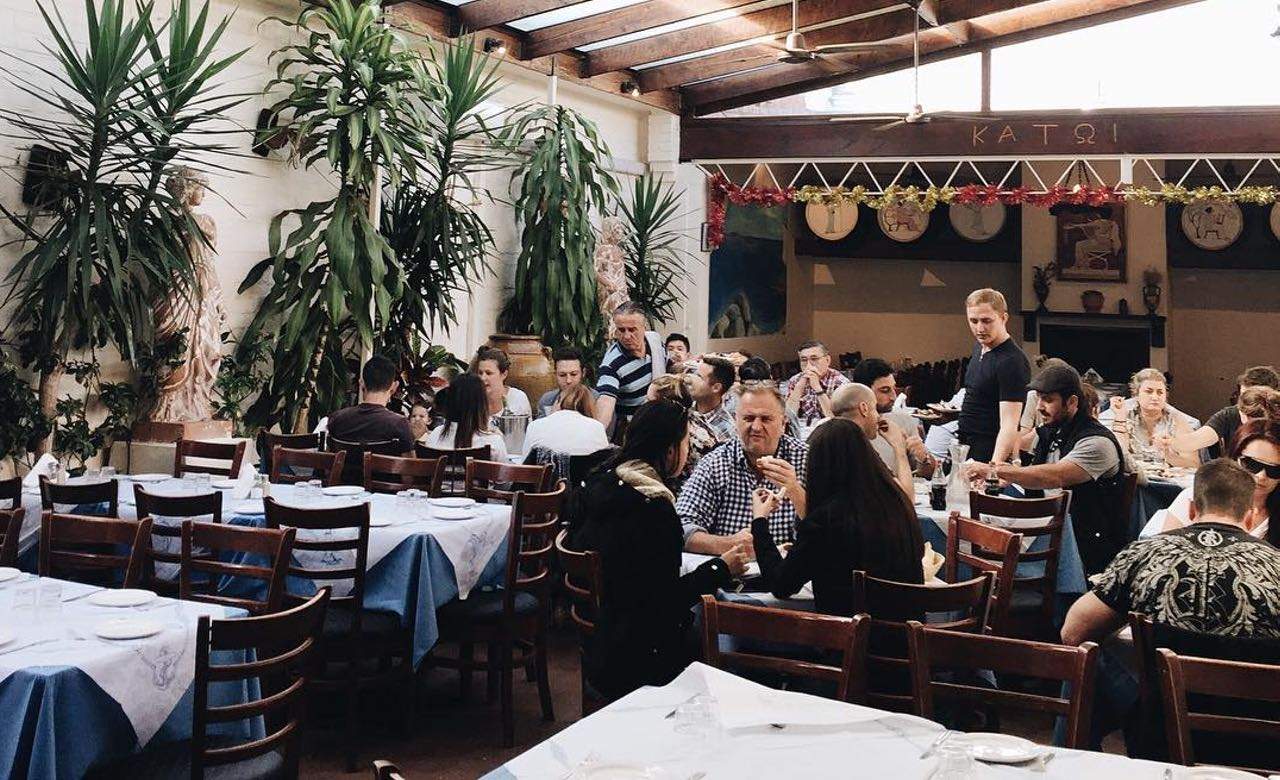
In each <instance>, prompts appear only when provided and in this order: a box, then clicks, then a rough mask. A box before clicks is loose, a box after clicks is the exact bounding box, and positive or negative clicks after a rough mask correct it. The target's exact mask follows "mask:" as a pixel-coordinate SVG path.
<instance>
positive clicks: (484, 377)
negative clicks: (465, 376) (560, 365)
mask: <svg viewBox="0 0 1280 780" xmlns="http://www.w3.org/2000/svg"><path fill="white" fill-rule="evenodd" d="M510 369H511V360H510V359H509V358H508V357H507V353H505V352H503V351H502V350H500V349H494V348H493V347H481V348H480V349H479V351H477V352H476V358H475V360H473V361H471V373H473V374H475V375H476V376H478V377H480V381H482V382H484V394H485V397H486V398H487V399H488V401H489V407H488V408H489V416H490V417H497V416H498V415H500V414H502V413H503V411H508V412H510V413H511V414H527V415H529V416H530V417H533V407H532V406H530V405H529V396H527V395H525V394H524V391H523V390H521V389H520V388H518V387H507V371H508V370H510Z"/></svg>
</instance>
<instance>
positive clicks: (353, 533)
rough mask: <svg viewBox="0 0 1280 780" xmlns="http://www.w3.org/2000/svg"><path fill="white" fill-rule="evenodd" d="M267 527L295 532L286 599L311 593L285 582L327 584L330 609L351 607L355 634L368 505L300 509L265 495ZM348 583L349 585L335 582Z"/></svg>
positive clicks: (361, 594) (361, 597)
mask: <svg viewBox="0 0 1280 780" xmlns="http://www.w3.org/2000/svg"><path fill="white" fill-rule="evenodd" d="M263 503H264V504H265V505H266V508H267V527H268V528H276V529H289V530H291V531H296V535H295V536H294V539H293V556H292V558H291V560H290V561H289V563H288V580H286V584H285V599H286V601H287V602H289V603H297V602H300V601H305V600H306V599H308V598H310V597H311V594H309V593H306V594H297V593H291V592H289V583H290V582H298V581H305V582H308V583H311V582H314V583H315V584H316V586H317V587H321V586H324V585H328V586H330V593H329V609H334V608H335V607H351V609H352V611H353V612H354V617H353V620H352V623H353V630H354V633H355V634H356V635H359V633H360V614H361V612H362V611H363V610H362V609H361V606H362V605H363V604H364V573H365V567H366V565H367V563H368V559H369V504H368V503H360V504H356V505H355V506H353V507H335V508H326V509H302V508H299V507H292V506H285V505H283V504H278V503H276V502H275V501H274V500H273V499H271V498H270V497H268V498H267V499H266V500H265V501H264V502H263ZM348 581H349V582H350V583H351V588H350V590H347V589H346V588H343V589H342V591H343V593H344V595H342V596H335V595H333V594H334V593H337V592H339V591H338V588H337V587H336V585H337V584H338V583H340V582H348Z"/></svg>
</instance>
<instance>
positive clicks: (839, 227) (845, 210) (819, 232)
mask: <svg viewBox="0 0 1280 780" xmlns="http://www.w3.org/2000/svg"><path fill="white" fill-rule="evenodd" d="M804 221H805V222H807V223H808V224H809V229H810V230H812V231H813V234H814V235H815V236H817V237H818V238H825V239H826V240H828V241H839V240H840V239H842V238H844V237H845V236H847V235H849V234H850V233H852V232H853V228H854V226H856V225H857V224H858V206H857V204H856V203H810V204H809V205H807V206H805V207H804Z"/></svg>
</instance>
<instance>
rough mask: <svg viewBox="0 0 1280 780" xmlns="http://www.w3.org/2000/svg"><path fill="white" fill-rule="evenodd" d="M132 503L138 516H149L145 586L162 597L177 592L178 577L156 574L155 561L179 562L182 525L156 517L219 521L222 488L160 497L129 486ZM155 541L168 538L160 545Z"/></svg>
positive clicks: (180, 560)
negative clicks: (161, 520) (131, 490)
mask: <svg viewBox="0 0 1280 780" xmlns="http://www.w3.org/2000/svg"><path fill="white" fill-rule="evenodd" d="M133 502H134V505H135V506H136V507H137V508H138V519H139V520H143V519H147V518H150V519H151V538H150V544H149V545H148V548H149V549H148V550H147V553H148V559H149V560H148V565H147V572H146V575H145V577H144V579H145V580H146V583H147V587H148V588H150V589H151V590H154V591H155V592H156V593H160V594H162V595H165V596H176V595H177V594H178V578H177V577H176V576H175V577H173V578H172V579H170V578H168V577H163V578H162V577H160V576H158V575H157V573H156V564H158V563H160V564H171V565H173V566H181V565H182V524H181V523H175V524H168V523H163V522H160V520H159V519H158V518H164V519H170V518H182V519H190V518H196V517H198V518H205V517H207V518H209V519H208V520H202V522H209V523H221V522H222V491H220V490H215V491H213V492H212V493H203V494H199V495H194V496H162V495H156V494H155V493H148V492H147V491H146V490H145V489H143V487H142V485H137V484H135V485H134V486H133ZM158 540H166V541H171V542H172V544H165V545H163V547H161V546H160V545H158V544H157V541H158Z"/></svg>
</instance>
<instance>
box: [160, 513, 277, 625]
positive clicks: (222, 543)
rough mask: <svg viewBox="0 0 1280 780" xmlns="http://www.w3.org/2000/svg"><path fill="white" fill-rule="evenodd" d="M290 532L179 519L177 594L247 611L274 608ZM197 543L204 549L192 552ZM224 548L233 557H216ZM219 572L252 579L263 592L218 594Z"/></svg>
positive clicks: (264, 611)
mask: <svg viewBox="0 0 1280 780" xmlns="http://www.w3.org/2000/svg"><path fill="white" fill-rule="evenodd" d="M296 533H297V532H296V531H294V530H293V529H292V528H286V529H283V530H281V529H278V528H248V527H243V526H235V525H225V524H222V523H218V524H214V523H197V522H194V521H191V520H183V521H182V564H181V566H182V568H181V570H180V573H179V575H178V592H179V594H180V595H181V597H182V598H183V599H184V600H187V601H203V602H207V603H209V604H222V605H224V606H229V607H239V608H241V609H243V610H246V611H247V612H248V613H249V614H250V615H266V614H270V613H272V612H276V611H278V610H279V609H280V604H281V602H282V600H283V599H284V577H285V571H286V570H287V569H288V566H289V556H290V555H291V554H292V552H293V539H294V535H295V534H296ZM197 547H200V548H205V549H207V550H209V553H207V554H202V555H196V554H195V550H196V548H197ZM227 553H231V554H233V555H234V557H235V558H236V560H233V561H225V560H222V557H223V556H224V555H225V554H227ZM264 558H265V559H266V560H265V563H262V562H261V561H262V559H264ZM197 575H199V576H198V577H197ZM223 577H234V578H243V579H247V580H258V581H259V582H260V583H261V585H260V586H259V587H260V588H261V589H262V590H263V591H264V592H265V596H264V597H263V598H260V599H255V598H250V597H248V596H226V595H221V594H220V593H219V590H220V589H221V588H220V587H219V586H220V584H221V583H220V579H221V578H223ZM237 590H238V591H240V590H241V589H239V588H238V589H237ZM241 592H243V591H241Z"/></svg>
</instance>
